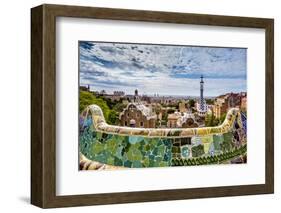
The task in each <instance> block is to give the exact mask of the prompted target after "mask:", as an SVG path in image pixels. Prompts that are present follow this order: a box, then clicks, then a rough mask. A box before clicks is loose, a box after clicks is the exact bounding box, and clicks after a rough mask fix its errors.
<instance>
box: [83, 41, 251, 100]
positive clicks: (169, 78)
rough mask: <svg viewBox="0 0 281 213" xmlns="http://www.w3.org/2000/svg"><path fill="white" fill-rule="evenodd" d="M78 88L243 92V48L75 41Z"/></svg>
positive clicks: (170, 92) (172, 92)
mask: <svg viewBox="0 0 281 213" xmlns="http://www.w3.org/2000/svg"><path fill="white" fill-rule="evenodd" d="M79 56H80V59H79V60H80V63H79V66H80V85H84V86H85V85H90V88H91V90H94V91H100V90H103V89H104V90H106V92H108V93H111V92H113V91H115V90H119V91H120V90H121V91H124V92H125V93H126V94H133V92H134V90H135V89H138V90H139V93H140V94H146V95H153V94H155V93H157V94H159V95H181V96H182V95H184V96H199V88H200V84H199V82H200V76H201V75H203V76H204V81H205V85H204V95H205V96H217V95H221V94H224V93H227V92H240V91H246V77H247V76H246V73H247V72H246V69H247V58H246V57H247V50H246V49H244V48H215V47H194V46H171V45H148V44H126V43H101V42H88V41H87V42H86V41H80V42H79Z"/></svg>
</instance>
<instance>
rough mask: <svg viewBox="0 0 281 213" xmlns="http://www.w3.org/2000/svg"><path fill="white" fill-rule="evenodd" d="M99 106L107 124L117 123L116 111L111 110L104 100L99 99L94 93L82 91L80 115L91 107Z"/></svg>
mask: <svg viewBox="0 0 281 213" xmlns="http://www.w3.org/2000/svg"><path fill="white" fill-rule="evenodd" d="M91 104H96V105H98V106H99V107H100V108H101V110H102V112H103V115H104V118H105V120H106V122H108V123H109V124H114V123H115V122H116V119H117V116H116V113H115V111H113V110H111V109H110V108H109V106H108V105H107V102H106V101H105V100H103V99H102V98H100V97H99V98H97V97H96V96H95V95H94V94H93V93H91V92H87V91H81V90H80V96H79V111H80V113H81V112H82V111H83V110H84V109H85V108H86V107H87V106H89V105H91Z"/></svg>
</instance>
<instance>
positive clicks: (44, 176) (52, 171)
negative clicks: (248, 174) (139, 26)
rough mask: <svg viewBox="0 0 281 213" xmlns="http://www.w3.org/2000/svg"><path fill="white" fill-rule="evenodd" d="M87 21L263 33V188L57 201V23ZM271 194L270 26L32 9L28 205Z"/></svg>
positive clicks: (229, 19)
mask: <svg viewBox="0 0 281 213" xmlns="http://www.w3.org/2000/svg"><path fill="white" fill-rule="evenodd" d="M57 17H74V18H92V19H110V20H126V21H144V22H159V23H161V22H162V23H177V24H195V25H209V26H229V27H247V28H261V29H265V35H266V36H265V37H266V38H265V40H266V41H265V44H266V50H265V51H266V53H265V56H266V58H265V61H266V67H265V70H266V73H265V76H266V101H265V103H266V106H265V107H266V119H265V126H266V134H265V138H261V140H265V143H266V149H265V156H266V159H265V171H266V172H265V184H257V185H241V186H221V187H208V188H193V189H171V190H158V191H140V192H137V191H136V192H122V193H105V194H87V195H69V196H57V195H56V40H55V38H56V18H57ZM273 192H274V20H273V19H264V18H248V17H233V16H217V15H199V14H186V13H170V12H155V11H140V10H126V9H109V8H93V7H78V6H64V5H41V6H38V7H35V8H32V9H31V203H32V204H34V205H36V206H39V207H42V208H52V207H66V206H82V205H99V204H114V203H132V202H147V201H163V200H178V199H190V198H208V197H219V196H237V195H252V194H267V193H273Z"/></svg>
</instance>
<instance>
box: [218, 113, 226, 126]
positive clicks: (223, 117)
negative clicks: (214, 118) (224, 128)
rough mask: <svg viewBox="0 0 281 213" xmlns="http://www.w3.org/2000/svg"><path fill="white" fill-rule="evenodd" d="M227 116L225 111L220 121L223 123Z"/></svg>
mask: <svg viewBox="0 0 281 213" xmlns="http://www.w3.org/2000/svg"><path fill="white" fill-rule="evenodd" d="M225 117H226V113H223V114H222V115H221V117H220V120H219V123H220V124H222V123H223V122H224V120H225Z"/></svg>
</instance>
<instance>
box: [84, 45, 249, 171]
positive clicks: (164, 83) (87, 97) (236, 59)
mask: <svg viewBox="0 0 281 213" xmlns="http://www.w3.org/2000/svg"><path fill="white" fill-rule="evenodd" d="M246 53H247V50H246V49H243V48H227V47H220V48H219V47H199V46H179V45H155V44H129V43H102V42H88V41H80V42H79V76H80V79H79V81H80V86H79V113H80V116H79V150H80V153H79V169H80V170H116V169H128V168H146V167H171V166H198V165H209V164H210V165H211V164H212V165H213V164H224V165H225V164H241V163H247V88H246V73H247V72H246V67H247V66H246Z"/></svg>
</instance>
